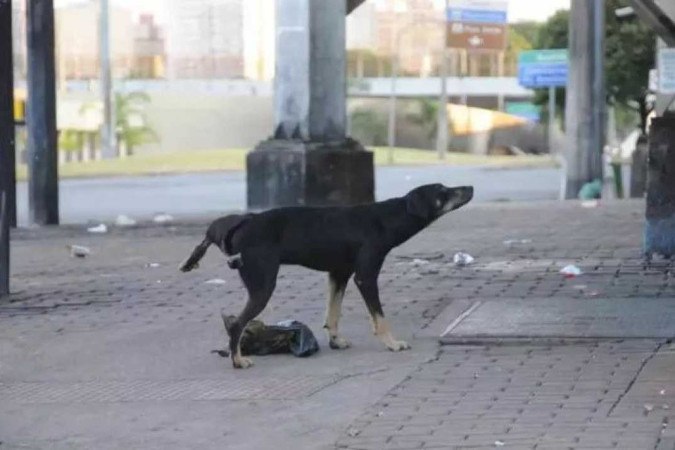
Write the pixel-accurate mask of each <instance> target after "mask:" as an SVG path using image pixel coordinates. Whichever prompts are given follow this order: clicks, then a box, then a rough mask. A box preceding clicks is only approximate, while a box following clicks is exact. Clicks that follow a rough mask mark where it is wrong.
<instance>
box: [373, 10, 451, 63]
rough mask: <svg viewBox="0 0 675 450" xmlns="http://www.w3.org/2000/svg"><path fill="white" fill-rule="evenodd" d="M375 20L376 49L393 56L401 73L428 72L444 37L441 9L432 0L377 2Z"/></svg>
mask: <svg viewBox="0 0 675 450" xmlns="http://www.w3.org/2000/svg"><path fill="white" fill-rule="evenodd" d="M376 20H377V24H378V28H377V36H378V42H377V49H378V52H379V53H380V54H385V55H392V54H393V55H394V56H395V57H396V58H397V59H398V62H399V70H400V71H401V73H405V72H409V73H411V74H421V73H423V72H430V71H432V70H434V67H432V66H437V65H438V64H437V61H438V58H439V56H440V53H441V49H442V47H443V45H445V42H444V36H445V24H444V22H443V20H444V14H443V10H442V9H439V8H438V3H437V2H434V1H433V0H392V1H387V2H379V3H378V5H377V14H376Z"/></svg>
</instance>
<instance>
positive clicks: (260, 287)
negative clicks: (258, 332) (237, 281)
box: [227, 248, 279, 369]
mask: <svg viewBox="0 0 675 450" xmlns="http://www.w3.org/2000/svg"><path fill="white" fill-rule="evenodd" d="M242 259H243V265H242V267H241V268H240V269H239V276H240V277H241V279H242V281H243V282H244V285H245V286H246V290H247V291H248V301H247V302H246V306H244V309H243V310H242V312H241V313H240V314H239V316H237V319H236V320H235V321H234V322H233V323H231V324H230V326H229V328H228V329H227V332H228V334H229V335H230V355H231V357H232V365H233V366H234V367H235V368H237V369H245V368H247V367H250V366H251V365H253V362H252V361H251V360H250V359H249V358H244V357H243V356H242V355H241V348H240V346H239V340H240V338H241V334H242V333H243V331H244V329H245V328H246V325H247V324H248V323H249V321H251V320H252V319H255V318H256V317H257V316H258V314H260V313H261V312H262V310H263V309H265V306H267V302H268V301H269V299H270V297H271V296H272V292H274V288H275V286H276V282H277V274H278V272H279V254H278V252H277V251H276V250H275V249H272V250H270V249H268V248H264V249H254V250H252V251H251V250H249V251H245V252H242Z"/></svg>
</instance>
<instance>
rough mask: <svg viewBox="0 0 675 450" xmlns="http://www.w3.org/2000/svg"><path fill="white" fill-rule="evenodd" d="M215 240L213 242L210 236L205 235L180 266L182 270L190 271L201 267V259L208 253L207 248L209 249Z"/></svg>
mask: <svg viewBox="0 0 675 450" xmlns="http://www.w3.org/2000/svg"><path fill="white" fill-rule="evenodd" d="M212 243H213V242H211V239H209V237H208V236H207V237H205V238H204V240H203V241H202V242H201V244H199V245H198V246H196V247H195V249H194V250H193V251H192V254H191V255H190V256H189V257H188V259H186V260H185V261H184V262H183V263H182V264H181V265H180V267H179V269H180V271H181V272H189V271H191V270H193V269H196V268H198V267H199V261H200V260H201V259H202V258H203V257H204V255H205V254H206V250H208V248H209V245H211V244H212Z"/></svg>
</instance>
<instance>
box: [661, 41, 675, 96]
mask: <svg viewBox="0 0 675 450" xmlns="http://www.w3.org/2000/svg"><path fill="white" fill-rule="evenodd" d="M657 67H658V71H659V72H658V88H659V89H658V91H659V93H661V94H675V48H672V47H671V48H660V49H659V53H658V66H657Z"/></svg>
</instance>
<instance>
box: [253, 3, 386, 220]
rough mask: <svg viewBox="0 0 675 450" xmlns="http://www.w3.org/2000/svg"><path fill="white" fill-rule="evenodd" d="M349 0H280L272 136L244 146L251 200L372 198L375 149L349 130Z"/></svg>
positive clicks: (257, 204)
mask: <svg viewBox="0 0 675 450" xmlns="http://www.w3.org/2000/svg"><path fill="white" fill-rule="evenodd" d="M346 8H347V5H346V2H345V1H335V0H278V1H277V24H276V74H275V81H274V89H275V101H274V113H275V130H274V135H273V136H272V137H271V138H270V139H268V140H266V141H263V142H261V143H260V144H259V145H258V146H257V147H256V148H255V149H254V150H253V151H252V152H250V153H249V155H248V157H247V160H246V163H247V164H246V165H247V195H248V206H249V208H252V209H265V208H271V207H276V206H291V205H348V204H356V203H364V202H370V201H373V198H374V181H373V177H374V175H373V156H372V153H370V152H367V151H366V150H365V149H364V148H363V147H362V146H361V145H360V144H359V143H358V142H356V141H354V140H352V139H350V138H348V137H347V136H346V134H345V130H346V122H347V120H346V95H347V92H346V89H347V83H346V63H345V54H346V50H345V15H346Z"/></svg>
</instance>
